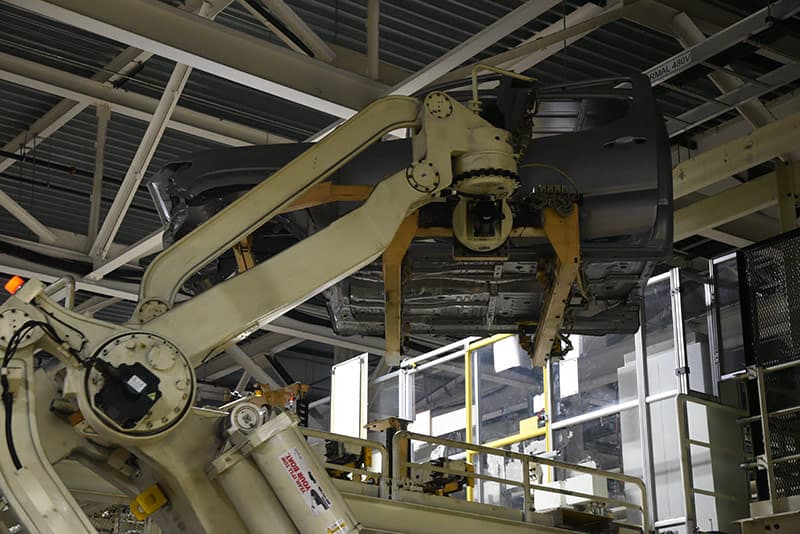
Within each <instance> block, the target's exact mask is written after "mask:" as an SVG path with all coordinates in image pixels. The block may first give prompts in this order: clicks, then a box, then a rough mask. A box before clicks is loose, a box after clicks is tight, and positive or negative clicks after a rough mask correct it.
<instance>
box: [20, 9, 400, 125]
mask: <svg viewBox="0 0 800 534" xmlns="http://www.w3.org/2000/svg"><path fill="white" fill-rule="evenodd" d="M9 2H10V3H12V4H14V5H17V6H19V7H22V8H24V9H28V10H30V11H34V12H36V13H38V14H40V15H43V16H46V17H49V18H53V19H55V20H58V21H60V22H63V23H66V24H70V25H72V26H76V27H79V28H81V29H83V30H85V31H91V32H93V33H96V34H98V35H102V36H104V37H107V38H109V39H113V40H116V41H119V42H122V43H125V44H128V45H130V46H135V47H137V48H140V49H142V50H147V51H150V52H152V53H154V54H157V55H159V56H162V57H165V58H167V59H171V60H173V61H175V62H177V63H181V64H184V65H188V66H190V67H193V68H196V69H199V70H202V71H205V72H208V73H210V74H214V75H216V76H219V77H221V78H224V79H226V80H230V81H232V82H235V83H238V84H241V85H244V86H246V87H250V88H253V89H256V90H259V91H263V92H265V93H269V94H273V95H276V96H278V97H281V98H284V99H286V100H289V101H291V102H296V103H298V104H301V105H304V106H307V107H310V108H313V109H317V110H319V111H322V112H324V113H328V114H330V115H334V116H336V117H341V118H349V117H350V116H352V115H353V114H355V113H356V111H358V110H360V109H362V108H364V107H366V105H367V104H369V103H370V102H372V101H373V100H375V99H376V98H378V97H379V96H380V95H381V94H382V93H383V92H385V90H386V88H385V87H384V86H383V85H382V84H379V83H377V82H375V81H374V80H370V79H368V78H366V77H365V76H361V75H357V74H354V73H352V72H347V71H343V70H341V69H338V68H336V67H333V66H331V65H328V64H326V63H324V62H322V61H319V60H317V59H313V58H309V57H305V56H302V55H300V54H297V53H295V52H293V51H291V50H288V49H286V48H283V47H281V46H278V45H274V44H271V43H267V42H265V41H263V40H260V39H258V38H256V37H253V36H250V35H247V34H244V33H242V32H238V31H235V30H231V29H229V28H225V27H223V26H221V25H219V24H214V23H213V22H211V21H208V20H205V19H202V18H200V17H197V16H194V15H192V14H190V13H186V12H183V11H181V10H179V9H176V8H174V7H171V6H169V5H167V4H164V3H162V2H159V1H157V0H127V1H125V2H86V1H85V0H9Z"/></svg>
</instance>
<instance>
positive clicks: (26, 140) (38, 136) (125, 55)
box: [0, 0, 232, 243]
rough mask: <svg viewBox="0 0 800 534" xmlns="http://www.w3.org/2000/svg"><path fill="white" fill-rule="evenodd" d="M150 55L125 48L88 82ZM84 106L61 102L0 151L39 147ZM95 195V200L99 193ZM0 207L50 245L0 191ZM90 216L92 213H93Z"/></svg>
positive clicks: (1, 162) (108, 77)
mask: <svg viewBox="0 0 800 534" xmlns="http://www.w3.org/2000/svg"><path fill="white" fill-rule="evenodd" d="M231 1H232V0H219V1H218V2H216V3H215V5H214V6H213V7H211V9H210V10H209V11H208V13H207V15H206V16H208V17H209V18H214V17H215V16H216V15H217V14H218V13H219V12H220V11H222V10H223V9H224V8H225V7H227V6H228V5H229V4H230V2H231ZM151 56H152V54H151V53H149V52H142V51H141V50H139V49H137V48H127V49H126V50H124V51H123V52H121V53H120V54H119V55H118V56H117V57H115V58H114V59H112V60H111V61H110V62H109V63H108V64H106V65H105V67H104V68H103V69H101V70H100V71H99V72H97V73H96V74H95V75H94V76H93V77H92V80H95V81H98V82H102V83H109V84H110V83H112V82H115V81H117V80H120V79H122V78H123V77H124V76H126V75H127V74H128V73H129V72H131V71H132V70H133V69H135V68H138V67H139V66H140V65H141V64H142V63H144V62H145V61H147V60H148V59H149V58H150V57H151ZM88 105H89V102H80V101H72V100H62V101H61V102H59V103H58V104H56V105H55V106H54V107H53V108H51V109H50V110H49V111H47V112H46V113H45V114H44V115H42V116H41V117H40V118H39V119H37V120H36V121H35V122H34V123H33V124H31V125H30V127H28V129H26V130H25V131H24V132H20V133H19V135H17V136H16V137H14V138H13V139H12V140H11V141H9V142H8V143H6V145H5V146H4V147H3V148H2V150H3V151H5V152H27V151H28V150H31V149H33V148H34V147H35V146H36V145H38V144H41V142H42V141H44V140H45V139H47V138H48V137H50V136H51V135H52V134H54V133H55V132H57V131H58V130H59V129H60V128H61V127H62V126H64V125H65V124H66V123H68V122H69V121H70V120H72V119H73V118H74V117H76V116H77V115H78V114H79V113H80V112H81V111H83V110H84V109H85V108H86V107H87V106H88ZM98 146H99V145H98ZM15 161H16V160H14V159H12V158H5V159H0V172H3V171H5V170H6V169H7V168H9V167H10V166H12V165H13V164H14V163H15ZM95 171H97V169H95ZM101 173H102V168H101ZM95 174H97V172H95ZM93 195H94V188H93ZM95 196H96V197H97V198H99V193H98V194H97V195H95ZM0 205H2V206H3V207H4V208H6V209H7V210H8V211H9V212H10V213H11V214H12V215H14V216H15V217H16V218H17V219H18V220H19V221H20V222H22V223H23V224H24V225H25V226H26V227H27V228H28V229H29V230H31V231H32V232H33V233H35V234H36V235H37V236H38V237H39V239H40V240H41V241H42V242H44V243H53V242H54V239H53V236H52V234H51V232H50V231H49V230H48V229H47V228H46V227H45V226H44V225H43V224H41V223H40V222H39V221H38V220H37V219H36V218H35V217H33V215H31V214H30V213H29V212H27V211H26V210H25V209H24V208H23V207H22V206H20V205H19V204H18V203H17V202H16V201H14V200H13V199H12V198H11V197H9V196H8V195H6V194H5V193H3V192H2V191H0ZM92 213H94V210H93V211H92ZM92 221H93V219H92V217H91V216H90V231H89V234H90V235H94V234H93V231H92ZM95 228H96V227H95Z"/></svg>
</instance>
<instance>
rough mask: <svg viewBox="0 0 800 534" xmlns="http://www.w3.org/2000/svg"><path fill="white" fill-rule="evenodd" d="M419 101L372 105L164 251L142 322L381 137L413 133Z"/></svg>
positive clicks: (147, 283) (148, 276)
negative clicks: (408, 130)
mask: <svg viewBox="0 0 800 534" xmlns="http://www.w3.org/2000/svg"><path fill="white" fill-rule="evenodd" d="M418 111H419V101H418V100H417V99H414V98H407V97H387V98H383V99H381V100H378V101H376V102H374V103H373V104H371V105H369V106H368V107H367V108H366V109H364V110H363V111H361V112H360V113H358V114H357V115H355V116H354V117H353V118H351V119H350V120H348V121H347V122H345V123H344V124H342V125H341V126H340V127H339V128H337V129H336V131H335V132H334V133H333V134H331V135H329V136H328V137H326V138H325V139H323V140H322V141H320V142H319V143H317V144H316V145H314V146H313V147H312V148H310V149H309V150H307V151H306V152H304V153H303V154H301V155H300V156H298V157H297V158H296V159H294V160H293V161H291V162H290V163H289V164H288V165H286V166H285V167H283V168H282V169H280V170H279V171H277V172H276V173H275V174H273V175H272V176H271V177H270V178H269V180H265V181H264V182H262V183H261V184H260V185H259V186H257V187H255V188H254V189H252V190H251V191H250V192H248V193H247V194H246V195H244V196H242V197H241V198H239V199H238V200H237V201H236V202H234V203H233V204H231V205H230V206H228V207H226V208H225V209H224V210H222V211H221V212H219V213H218V214H217V215H215V216H214V217H212V218H211V219H210V220H208V221H207V222H206V223H205V224H203V225H202V226H200V227H199V228H197V229H196V230H194V231H193V232H192V233H190V234H189V235H187V236H185V237H184V238H183V239H181V240H180V241H178V243H176V244H175V245H174V246H172V247H170V248H169V249H167V250H166V251H164V252H163V253H162V254H161V255H160V256H158V258H156V259H155V260H154V261H153V263H152V264H151V265H150V267H149V268H148V270H147V272H146V273H145V275H144V279H143V280H142V285H141V290H140V295H139V302H140V304H139V308H138V310H137V311H138V315H139V317H138V319H139V320H140V322H146V321H147V320H148V319H149V318H151V317H152V316H154V315H158V314H159V313H160V312H163V311H165V310H166V309H169V308H170V307H171V306H172V303H173V302H174V299H175V295H176V294H177V292H178V290H179V289H180V287H181V285H182V284H183V282H184V281H186V279H187V278H188V277H189V276H190V275H191V274H192V273H195V272H197V271H198V270H199V269H200V268H202V267H203V266H204V265H206V264H208V262H210V261H212V260H213V259H214V258H216V257H218V256H219V255H220V254H222V253H223V252H225V251H226V250H228V249H230V248H231V247H232V246H233V245H234V244H235V243H237V242H239V241H241V240H242V239H243V238H244V237H246V236H248V235H250V233H251V232H252V231H253V230H255V229H256V228H258V227H259V226H260V225H262V224H263V223H265V222H266V221H268V220H269V219H271V218H272V217H274V216H275V215H276V214H277V213H278V212H279V211H280V210H281V208H283V207H285V206H287V205H288V204H290V203H291V202H292V201H294V200H295V199H297V198H298V197H300V196H301V195H302V194H303V193H304V192H305V191H307V190H308V188H310V187H311V186H313V185H314V184H316V183H318V182H321V181H322V180H324V179H325V178H327V177H328V176H330V175H331V174H332V173H333V172H335V171H336V170H337V169H338V168H340V167H341V166H342V165H344V164H345V163H347V162H348V161H350V160H351V159H352V158H353V157H355V156H356V155H357V154H358V153H359V152H361V151H362V150H364V148H366V147H367V146H368V145H370V144H371V143H372V142H374V141H377V140H378V139H380V138H381V136H383V135H385V134H387V133H389V132H391V131H392V130H395V129H398V128H415V127H417V126H418V125H419V124H418V115H419V114H418Z"/></svg>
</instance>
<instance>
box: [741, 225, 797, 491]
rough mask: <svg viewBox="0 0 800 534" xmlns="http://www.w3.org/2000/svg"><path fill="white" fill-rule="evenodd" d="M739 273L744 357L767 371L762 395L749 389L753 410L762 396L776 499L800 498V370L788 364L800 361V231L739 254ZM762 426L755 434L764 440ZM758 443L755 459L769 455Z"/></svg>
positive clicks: (754, 430) (753, 364)
mask: <svg viewBox="0 0 800 534" xmlns="http://www.w3.org/2000/svg"><path fill="white" fill-rule="evenodd" d="M738 271H739V280H740V286H739V288H740V297H741V310H742V326H743V337H744V348H745V359H746V362H747V365H750V366H757V367H760V368H764V369H765V371H766V372H767V373H768V374H765V376H764V388H763V391H762V392H759V390H758V388H757V387H756V385H755V384H752V383H751V385H750V394H751V395H750V397H751V409H753V410H754V411H755V414H758V406H759V403H758V401H755V402H753V400H755V399H758V398H759V396H760V395H761V394H763V396H764V401H765V405H766V412H768V413H762V414H760V415H761V417H762V418H766V420H767V421H768V427H769V444H768V445H766V446H768V447H769V448H770V452H771V453H772V460H773V466H774V473H775V486H776V487H775V494H776V496H778V497H787V496H790V495H800V456H799V453H800V450H799V449H800V442H799V441H798V436H800V390H798V388H797V384H798V383H800V366H794V367H786V365H784V364H790V362H794V361H797V360H800V231H793V232H788V233H786V234H782V235H780V236H778V237H776V238H774V239H771V240H768V241H765V242H763V243H759V244H757V245H754V246H751V247H748V248H746V249H744V250H742V251H740V252H739V253H738ZM775 366H780V367H775ZM770 368H772V369H770ZM761 424H762V423H761V421H758V422H757V423H754V424H753V427H752V428H751V431H752V433H753V435H754V436H758V437H761V438H763V436H762V432H761V429H760V425H761ZM759 441H760V439H758V440H754V450H753V452H754V455H758V454H762V453H764V452H765V451H764V450H763V449H764V447H763V446H761V447H759Z"/></svg>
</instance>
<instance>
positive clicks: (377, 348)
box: [261, 317, 386, 356]
mask: <svg viewBox="0 0 800 534" xmlns="http://www.w3.org/2000/svg"><path fill="white" fill-rule="evenodd" d="M261 329H262V330H266V331H268V332H275V333H277V334H284V335H287V336H291V337H297V338H301V339H305V340H308V341H315V342H317V343H322V344H324V345H332V346H335V347H343V348H346V349H351V350H356V351H360V352H369V353H370V354H375V355H379V356H385V355H386V351H385V350H384V341H383V340H382V339H379V338H374V337H366V336H347V337H344V336H338V335H336V334H335V333H334V332H333V330H331V329H330V328H328V327H325V326H318V325H310V324H305V323H302V322H300V321H296V320H294V319H290V318H288V317H280V318H278V319H276V320H275V321H272V322H271V323H269V324H266V325H264V326H263V327H262V328H261Z"/></svg>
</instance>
